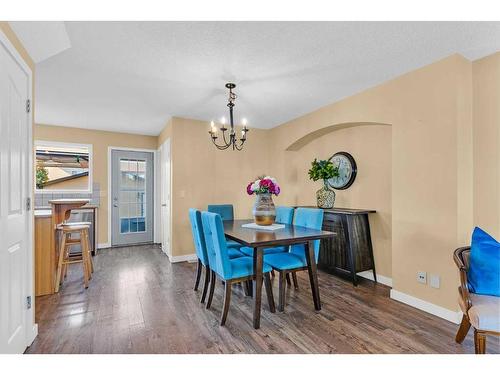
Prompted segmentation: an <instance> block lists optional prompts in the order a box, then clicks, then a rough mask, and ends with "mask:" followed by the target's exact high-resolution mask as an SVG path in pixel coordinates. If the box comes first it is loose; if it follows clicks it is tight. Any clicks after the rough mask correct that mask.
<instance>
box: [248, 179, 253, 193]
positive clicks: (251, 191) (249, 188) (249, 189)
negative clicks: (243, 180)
mask: <svg viewBox="0 0 500 375" xmlns="http://www.w3.org/2000/svg"><path fill="white" fill-rule="evenodd" d="M247 193H248V195H252V194H253V190H252V182H250V183H249V184H248V185H247Z"/></svg>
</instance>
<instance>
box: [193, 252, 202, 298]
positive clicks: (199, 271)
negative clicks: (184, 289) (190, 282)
mask: <svg viewBox="0 0 500 375" xmlns="http://www.w3.org/2000/svg"><path fill="white" fill-rule="evenodd" d="M201 269H202V264H201V260H200V259H198V266H197V267H196V281H195V282H194V290H195V291H197V290H198V285H200V277H201Z"/></svg>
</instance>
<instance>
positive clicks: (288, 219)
mask: <svg viewBox="0 0 500 375" xmlns="http://www.w3.org/2000/svg"><path fill="white" fill-rule="evenodd" d="M275 221H276V222H277V223H279V224H292V221H293V208H292V207H286V206H276V219H275Z"/></svg>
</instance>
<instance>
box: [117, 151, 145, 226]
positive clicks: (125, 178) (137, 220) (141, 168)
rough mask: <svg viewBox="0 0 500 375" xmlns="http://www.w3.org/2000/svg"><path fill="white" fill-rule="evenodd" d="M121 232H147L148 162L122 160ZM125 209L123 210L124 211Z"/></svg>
mask: <svg viewBox="0 0 500 375" xmlns="http://www.w3.org/2000/svg"><path fill="white" fill-rule="evenodd" d="M119 205H120V231H121V233H137V232H145V231H146V161H145V160H134V159H120V203H119ZM122 208H123V209H122Z"/></svg>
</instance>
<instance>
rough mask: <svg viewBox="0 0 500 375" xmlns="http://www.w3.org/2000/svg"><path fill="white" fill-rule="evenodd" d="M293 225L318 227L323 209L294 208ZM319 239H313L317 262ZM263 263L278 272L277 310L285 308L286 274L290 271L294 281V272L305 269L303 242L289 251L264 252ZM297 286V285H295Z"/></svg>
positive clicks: (320, 223)
mask: <svg viewBox="0 0 500 375" xmlns="http://www.w3.org/2000/svg"><path fill="white" fill-rule="evenodd" d="M294 225H298V226H302V227H306V228H311V229H318V230H320V229H321V227H322V225H323V210H321V209H316V208H302V207H300V208H297V209H296V210H295V222H294ZM319 243H320V241H319V240H315V241H314V245H313V246H314V259H315V262H316V263H317V262H318V257H319ZM264 263H265V264H268V265H270V266H271V267H273V269H275V270H276V271H278V272H279V302H278V310H279V311H283V310H284V309H285V287H286V276H287V274H288V273H290V272H291V273H292V275H293V276H294V282H296V278H295V272H296V271H302V270H305V269H307V260H306V254H305V246H304V245H303V244H300V245H293V246H291V248H290V251H289V252H280V253H274V254H264ZM296 287H297V285H296Z"/></svg>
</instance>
